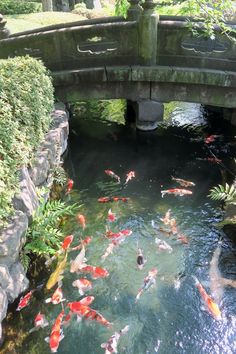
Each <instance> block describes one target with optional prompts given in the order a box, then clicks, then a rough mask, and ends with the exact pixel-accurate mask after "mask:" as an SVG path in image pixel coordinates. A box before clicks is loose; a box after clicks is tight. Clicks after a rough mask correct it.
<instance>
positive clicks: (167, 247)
mask: <svg viewBox="0 0 236 354" xmlns="http://www.w3.org/2000/svg"><path fill="white" fill-rule="evenodd" d="M155 243H156V245H157V247H158V248H159V250H163V251H168V252H169V253H171V252H172V251H173V248H172V247H171V246H170V245H169V244H168V243H167V242H166V241H164V240H161V239H159V238H157V237H156V238H155Z"/></svg>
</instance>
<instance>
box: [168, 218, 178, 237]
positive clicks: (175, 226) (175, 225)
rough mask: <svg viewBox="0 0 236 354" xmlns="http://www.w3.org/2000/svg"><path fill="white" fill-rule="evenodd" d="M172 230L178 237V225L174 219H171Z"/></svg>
mask: <svg viewBox="0 0 236 354" xmlns="http://www.w3.org/2000/svg"><path fill="white" fill-rule="evenodd" d="M170 228H171V232H172V234H173V235H176V234H177V233H178V229H177V223H176V220H175V219H174V218H172V219H170Z"/></svg>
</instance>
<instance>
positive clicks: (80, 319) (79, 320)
mask: <svg viewBox="0 0 236 354" xmlns="http://www.w3.org/2000/svg"><path fill="white" fill-rule="evenodd" d="M76 321H77V322H78V323H80V322H81V321H82V317H81V316H78V315H77V319H76Z"/></svg>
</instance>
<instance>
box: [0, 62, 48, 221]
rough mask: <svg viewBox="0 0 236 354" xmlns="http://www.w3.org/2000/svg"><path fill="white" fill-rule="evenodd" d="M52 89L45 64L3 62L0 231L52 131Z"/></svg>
mask: <svg viewBox="0 0 236 354" xmlns="http://www.w3.org/2000/svg"><path fill="white" fill-rule="evenodd" d="M52 109H53V86H52V83H51V79H50V78H49V77H48V72H47V70H46V68H45V67H44V66H43V65H42V63H41V62H40V61H38V60H36V59H33V58H29V57H18V58H14V59H9V60H0V117H1V120H0V227H2V226H3V223H4V221H5V220H6V218H7V217H8V215H9V214H10V213H11V210H12V205H11V204H12V203H11V200H12V198H13V196H14V194H15V193H16V192H17V191H18V170H19V168H20V167H22V166H23V165H26V166H27V165H28V164H29V163H30V161H31V158H32V156H33V154H34V152H35V150H36V149H37V147H38V146H39V143H40V142H41V141H42V138H43V137H44V134H45V133H46V132H47V131H48V130H49V126H50V122H51V116H50V113H51V111H52Z"/></svg>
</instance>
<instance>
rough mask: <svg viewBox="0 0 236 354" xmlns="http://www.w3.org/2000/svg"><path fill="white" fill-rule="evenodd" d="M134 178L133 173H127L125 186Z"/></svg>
mask: <svg viewBox="0 0 236 354" xmlns="http://www.w3.org/2000/svg"><path fill="white" fill-rule="evenodd" d="M134 177H135V172H134V171H130V172H129V173H127V175H126V180H125V184H127V183H128V182H129V181H130V180H131V179H132V178H134Z"/></svg>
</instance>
